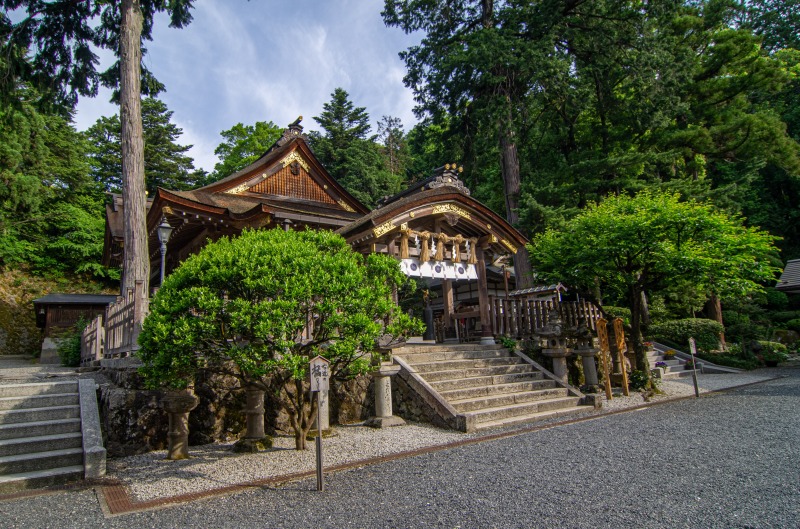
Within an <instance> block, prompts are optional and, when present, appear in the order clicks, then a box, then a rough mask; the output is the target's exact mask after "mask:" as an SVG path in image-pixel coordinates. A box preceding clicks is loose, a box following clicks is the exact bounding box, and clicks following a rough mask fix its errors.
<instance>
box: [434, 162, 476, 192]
mask: <svg viewBox="0 0 800 529" xmlns="http://www.w3.org/2000/svg"><path fill="white" fill-rule="evenodd" d="M463 170H464V168H463V167H462V168H459V167H458V166H457V165H456V164H454V163H447V164H445V165H444V168H440V169H439V171H441V172H439V173H438V174H436V176H435V177H434V178H433V180H431V181H430V182H428V184H427V186H423V187H422V189H425V187H427V188H428V189H436V188H437V187H444V186H447V187H454V188H456V189H458V190H459V191H460V192H462V193H464V194H465V195H467V196H469V194H470V191H469V189H468V188H467V186H465V185H464V182H462V181H461V180H460V179H459V177H458V176H459V174H460V173H462V172H463Z"/></svg>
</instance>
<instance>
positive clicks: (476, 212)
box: [337, 165, 528, 254]
mask: <svg viewBox="0 0 800 529" xmlns="http://www.w3.org/2000/svg"><path fill="white" fill-rule="evenodd" d="M443 216H444V217H446V216H451V218H452V221H456V218H457V219H458V220H457V221H456V222H457V231H458V233H459V234H461V235H463V236H465V237H478V238H480V237H487V238H489V239H490V240H491V242H492V244H494V245H495V247H496V248H497V249H498V250H500V251H505V252H510V253H512V254H514V253H516V250H517V249H518V248H519V247H520V246H522V245H524V244H526V243H527V242H528V240H527V239H526V238H525V236H524V235H522V234H521V233H520V232H519V231H518V230H516V229H515V228H514V227H513V226H511V225H510V224H509V223H508V222H507V221H506V220H505V219H503V218H502V217H500V216H499V215H498V214H496V213H495V212H494V211H492V210H491V209H489V208H488V207H486V206H485V205H483V204H482V203H480V202H478V201H477V200H475V199H474V198H472V197H471V196H470V194H469V190H468V189H467V188H466V187H465V186H464V184H463V183H462V182H461V181H460V179H459V178H458V172H457V170H456V168H455V165H453V166H452V167H451V166H450V165H447V166H444V167H442V168H439V169H437V170H436V172H435V173H434V175H433V176H431V177H430V178H427V179H425V180H423V181H421V182H418V183H417V184H415V185H414V186H412V187H410V188H408V189H406V190H405V191H403V192H401V193H399V194H397V195H395V196H394V197H391V198H388V199H386V200H385V201H384V202H383V205H382V206H380V207H379V208H378V209H376V210H374V211H372V212H371V213H369V214H368V215H365V216H363V217H361V218H360V219H358V220H356V221H353V222H352V223H350V224H348V225H347V226H344V227H342V228H339V229H338V230H337V233H339V234H341V235H342V236H344V237H345V238H346V239H347V241H348V242H349V243H350V244H353V245H356V246H357V245H364V244H371V243H374V242H377V241H378V240H379V239H381V237H382V236H383V235H384V234H386V233H390V232H392V233H393V230H395V229H396V228H399V227H400V226H401V224H404V223H412V224H417V225H422V224H423V223H424V222H426V221H427V222H428V223H430V222H432V221H434V220H435V218H440V217H443ZM453 217H455V218H453ZM462 221H463V222H462ZM454 230H456V229H454ZM503 248H504V250H502V249H503Z"/></svg>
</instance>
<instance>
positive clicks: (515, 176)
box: [500, 115, 533, 288]
mask: <svg viewBox="0 0 800 529" xmlns="http://www.w3.org/2000/svg"><path fill="white" fill-rule="evenodd" d="M502 126H503V130H502V131H501V132H500V153H501V162H502V163H501V167H502V175H503V190H504V192H505V197H506V220H507V221H508V222H509V224H511V225H512V226H514V227H515V228H516V227H517V224H519V211H518V208H519V193H520V177H519V157H518V156H517V144H516V140H515V138H514V130H513V127H512V125H511V117H510V115H509V118H508V121H507V122H506V123H503V124H502ZM514 274H515V276H516V281H517V288H530V287H532V286H533V271H532V270H531V264H530V260H529V259H528V249H527V248H525V247H524V246H522V247H520V248H519V249H518V250H517V253H516V255H514Z"/></svg>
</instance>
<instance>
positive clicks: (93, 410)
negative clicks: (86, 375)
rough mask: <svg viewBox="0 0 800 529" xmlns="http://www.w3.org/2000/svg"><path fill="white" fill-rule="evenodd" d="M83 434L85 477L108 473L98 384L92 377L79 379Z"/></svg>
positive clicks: (96, 476) (97, 476)
mask: <svg viewBox="0 0 800 529" xmlns="http://www.w3.org/2000/svg"><path fill="white" fill-rule="evenodd" d="M78 393H79V395H80V405H81V433H82V434H83V471H84V478H85V479H93V478H99V477H101V476H105V475H106V449H105V448H103V435H102V432H101V431H100V412H99V410H98V409H97V384H95V381H94V380H91V379H79V380H78Z"/></svg>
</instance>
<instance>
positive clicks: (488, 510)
mask: <svg viewBox="0 0 800 529" xmlns="http://www.w3.org/2000/svg"><path fill="white" fill-rule="evenodd" d="M762 373H764V374H767V375H782V376H785V378H781V379H778V380H773V381H770V382H766V383H763V384H756V385H752V386H748V387H745V388H740V389H736V390H732V391H728V392H723V393H716V394H712V395H707V396H705V397H704V398H701V399H685V400H680V401H676V402H670V403H666V404H664V405H660V406H648V407H646V408H642V409H640V410H639V411H637V412H635V413H621V414H614V415H609V416H606V417H603V418H601V419H600V420H590V421H583V422H578V423H573V424H567V425H562V426H558V427H554V428H549V429H545V430H539V431H535V432H530V433H524V434H521V435H516V436H513V437H509V438H505V439H502V440H495V441H488V442H482V443H478V444H474V445H470V446H464V447H460V448H456V449H450V450H443V451H439V452H434V453H430V454H426V455H422V456H417V457H412V458H406V459H402V460H396V461H391V462H387V463H382V464H378V465H371V466H368V467H363V468H358V469H354V470H350V471H346V472H338V473H335V474H331V475H328V476H327V477H326V486H327V490H326V491H325V492H324V493H317V492H316V491H314V480H313V479H310V480H302V481H296V482H292V483H289V484H287V485H285V486H282V487H275V488H268V487H264V488H258V489H252V490H248V491H246V492H244V493H240V494H236V495H231V496H226V497H221V498H214V499H208V500H203V501H197V502H192V503H189V504H184V505H179V506H175V507H170V508H166V509H163V510H158V511H150V512H140V513H131V514H126V515H122V516H117V517H112V518H105V517H104V516H103V514H102V511H101V510H100V508H99V505H98V502H97V500H96V498H95V495H94V492H93V491H81V492H69V493H59V494H53V495H47V496H38V497H34V498H29V499H27V500H19V501H10V502H0V526H2V527H9V528H12V527H13V528H16V527H19V528H23V527H24V528H27V527H64V526H68V527H110V528H123V527H136V528H139V527H220V528H226V527H237V528H238V527H287V528H288V527H304V528H305V527H450V528H453V527H462V528H472V527H504V528H505V527H548V528H606V527H608V528H628V527H631V528H664V527H670V528H673V527H675V528H679V527H704V528H742V529H744V528H755V527H758V528H772V527H776V528H777V527H780V528H786V527H798V526H800V479H798V473H797V468H798V467H797V461H798V460H800V444H799V443H797V438H798V434H800V414H798V413H797V410H798V408H800V369H797V368H793V369H780V370H772V371H770V372H762ZM615 400H616V399H615ZM620 400H621V399H620ZM397 430H402V429H397ZM341 437H345V435H344V434H343V435H341Z"/></svg>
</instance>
